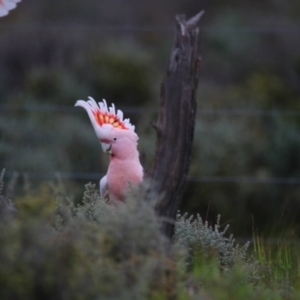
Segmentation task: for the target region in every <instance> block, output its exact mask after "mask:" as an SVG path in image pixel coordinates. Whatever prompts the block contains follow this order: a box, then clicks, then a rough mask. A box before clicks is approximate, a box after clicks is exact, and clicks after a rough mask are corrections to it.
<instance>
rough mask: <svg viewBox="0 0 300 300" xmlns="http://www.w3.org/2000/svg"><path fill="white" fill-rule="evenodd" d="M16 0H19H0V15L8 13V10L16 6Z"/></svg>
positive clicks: (17, 0) (18, 0) (19, 0)
mask: <svg viewBox="0 0 300 300" xmlns="http://www.w3.org/2000/svg"><path fill="white" fill-rule="evenodd" d="M18 2H21V0H0V17H4V16H6V15H8V12H9V11H10V10H12V9H14V8H16V6H17V4H16V3H18Z"/></svg>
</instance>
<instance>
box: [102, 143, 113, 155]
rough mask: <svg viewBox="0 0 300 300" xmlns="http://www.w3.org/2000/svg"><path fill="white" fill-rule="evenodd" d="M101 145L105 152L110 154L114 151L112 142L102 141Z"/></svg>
mask: <svg viewBox="0 0 300 300" xmlns="http://www.w3.org/2000/svg"><path fill="white" fill-rule="evenodd" d="M101 146H102V150H103V152H105V153H108V154H110V155H111V154H112V151H111V144H108V143H101Z"/></svg>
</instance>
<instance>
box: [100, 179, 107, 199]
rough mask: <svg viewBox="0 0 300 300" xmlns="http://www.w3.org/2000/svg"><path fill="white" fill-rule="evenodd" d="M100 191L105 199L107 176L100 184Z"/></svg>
mask: <svg viewBox="0 0 300 300" xmlns="http://www.w3.org/2000/svg"><path fill="white" fill-rule="evenodd" d="M99 190H100V196H101V197H104V196H105V194H106V193H107V176H106V175H105V176H104V177H102V178H101V180H100V182H99Z"/></svg>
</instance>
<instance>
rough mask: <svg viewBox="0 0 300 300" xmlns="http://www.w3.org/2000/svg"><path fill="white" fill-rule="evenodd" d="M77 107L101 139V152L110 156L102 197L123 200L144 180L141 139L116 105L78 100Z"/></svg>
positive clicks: (101, 187)
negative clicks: (140, 148)
mask: <svg viewBox="0 0 300 300" xmlns="http://www.w3.org/2000/svg"><path fill="white" fill-rule="evenodd" d="M75 106H81V107H83V108H84V109H85V110H86V112H87V113H88V115H89V118H90V120H91V123H92V125H93V127H94V130H95V132H96V136H97V138H98V139H99V141H100V143H101V145H102V150H103V151H104V152H106V153H108V154H110V163H109V166H108V170H107V174H106V175H105V176H104V177H103V178H102V179H101V180H100V195H101V196H105V195H106V194H107V193H108V197H109V200H110V201H111V202H112V203H113V202H115V200H120V201H123V200H124V198H125V196H126V194H127V192H128V191H129V190H130V188H131V187H134V186H138V185H139V184H140V183H141V182H142V179H143V168H142V166H141V163H140V159H139V152H138V150H137V141H138V136H137V134H136V133H135V131H134V129H135V127H134V126H133V125H132V124H131V123H130V120H129V119H123V112H122V111H120V110H118V111H117V112H116V110H115V106H114V104H112V105H111V107H108V106H107V103H106V101H105V100H104V99H103V102H99V103H98V104H97V103H96V101H95V100H94V99H93V98H91V97H89V100H88V101H84V100H78V101H77V102H76V104H75Z"/></svg>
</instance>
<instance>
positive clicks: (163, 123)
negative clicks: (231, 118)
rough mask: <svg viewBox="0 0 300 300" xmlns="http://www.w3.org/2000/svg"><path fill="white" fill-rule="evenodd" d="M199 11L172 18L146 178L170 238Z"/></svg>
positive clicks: (183, 165) (193, 82)
mask: <svg viewBox="0 0 300 300" xmlns="http://www.w3.org/2000/svg"><path fill="white" fill-rule="evenodd" d="M202 15H203V11H201V12H200V13H199V14H197V15H196V16H194V17H193V18H191V19H189V20H186V19H185V16H184V15H177V16H176V21H177V22H176V31H175V39H174V45H173V48H172V52H171V56H170V59H169V62H168V66H167V70H166V75H165V78H164V80H163V82H162V85H161V93H160V101H159V115H158V120H157V122H156V123H153V124H152V125H153V127H154V128H155V130H156V135H157V137H156V149H155V156H154V161H153V163H152V166H151V168H150V170H149V171H148V177H149V178H150V180H151V182H153V189H154V190H155V192H156V193H158V194H159V195H160V196H161V198H160V201H159V203H158V204H157V207H156V209H157V212H158V214H159V215H160V216H161V217H162V220H163V221H162V231H163V233H164V234H165V235H166V236H168V237H169V238H171V237H172V236H173V233H174V221H175V218H176V213H177V210H178V208H179V204H180V202H181V200H182V195H183V192H184V188H185V185H186V179H187V174H188V170H189V165H190V158H191V149H192V143H193V137H194V127H195V116H196V91H197V86H198V75H199V64H200V60H201V59H200V56H199V50H198V32H199V28H198V23H199V21H200V19H201V17H202Z"/></svg>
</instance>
